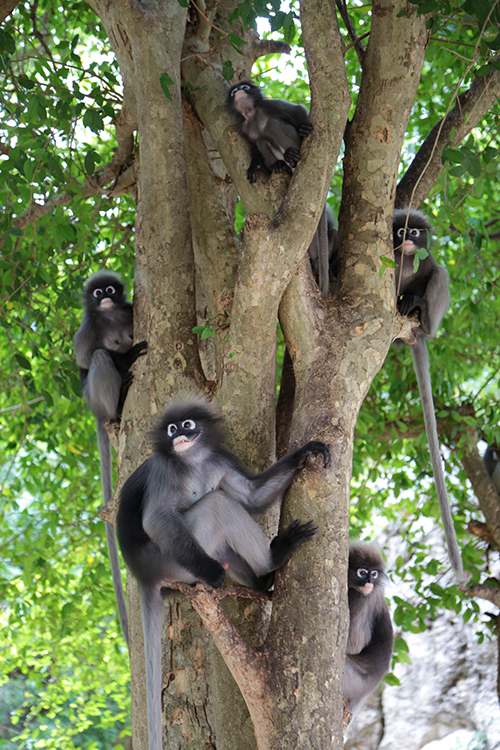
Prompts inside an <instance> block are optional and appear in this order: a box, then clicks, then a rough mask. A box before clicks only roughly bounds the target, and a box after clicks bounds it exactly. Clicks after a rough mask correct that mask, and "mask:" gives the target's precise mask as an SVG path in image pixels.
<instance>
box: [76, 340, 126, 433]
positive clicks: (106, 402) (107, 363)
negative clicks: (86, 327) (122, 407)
mask: <svg viewBox="0 0 500 750" xmlns="http://www.w3.org/2000/svg"><path fill="white" fill-rule="evenodd" d="M121 386H122V379H121V376H120V373H119V372H118V370H117V369H116V367H115V365H114V363H113V360H112V358H111V356H110V355H109V354H108V352H107V351H106V350H105V349H97V351H95V352H94V354H93V355H92V361H91V363H90V367H89V372H88V375H87V380H86V382H85V390H84V394H83V395H84V396H85V400H86V401H87V403H88V405H89V408H90V410H91V412H92V413H93V415H94V416H95V418H96V419H98V420H101V421H102V422H105V421H106V420H107V419H116V418H117V416H118V412H117V409H118V401H119V399H120V389H121Z"/></svg>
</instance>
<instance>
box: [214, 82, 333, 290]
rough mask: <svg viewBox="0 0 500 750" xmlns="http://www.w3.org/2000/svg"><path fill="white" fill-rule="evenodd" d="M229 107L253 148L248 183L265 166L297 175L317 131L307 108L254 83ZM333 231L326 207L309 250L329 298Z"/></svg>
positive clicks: (233, 95)
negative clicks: (305, 146)
mask: <svg viewBox="0 0 500 750" xmlns="http://www.w3.org/2000/svg"><path fill="white" fill-rule="evenodd" d="M227 105H228V108H229V110H230V111H231V112H232V113H233V114H234V115H236V118H237V123H238V128H239V131H240V133H241V134H242V135H243V136H244V137H245V138H246V139H247V140H248V141H250V143H251V145H252V156H251V161H250V166H249V167H248V169H247V179H248V181H249V182H250V183H251V184H253V183H254V182H255V181H256V179H257V170H258V169H259V168H260V167H262V166H265V167H267V169H269V170H270V171H271V172H273V173H275V172H281V171H282V170H286V171H288V172H290V173H291V172H293V170H294V169H295V167H296V166H297V164H298V162H299V160H300V147H301V144H302V140H303V138H305V137H306V136H307V135H309V133H311V132H312V129H313V126H312V123H310V122H309V121H308V118H309V112H308V111H307V109H306V108H305V107H304V105H303V104H292V102H287V101H286V100H284V99H265V98H264V97H263V95H262V91H261V90H260V88H259V87H258V86H256V85H255V83H252V82H251V81H241V82H240V83H236V84H234V86H231V88H230V89H229V92H228V96H227ZM332 229H333V224H332V226H331V229H329V228H328V220H327V213H326V207H325V209H323V213H322V214H321V218H320V220H319V224H318V227H317V229H316V233H315V237H314V239H313V241H312V242H311V245H310V247H309V255H310V257H311V260H312V261H313V262H314V263H316V267H317V272H318V277H319V281H318V285H319V288H320V289H321V291H322V292H323V294H324V295H325V296H327V295H328V261H329V258H330V257H331V253H333V242H334V238H333V234H332V231H331V230H332ZM333 231H334V232H335V231H336V230H333ZM330 250H331V253H330Z"/></svg>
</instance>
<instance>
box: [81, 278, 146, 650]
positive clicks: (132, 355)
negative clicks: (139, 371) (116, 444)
mask: <svg viewBox="0 0 500 750" xmlns="http://www.w3.org/2000/svg"><path fill="white" fill-rule="evenodd" d="M84 298H85V313H84V315H83V320H82V324H81V326H80V328H79V329H78V331H77V332H76V334H75V336H74V339H73V343H74V347H75V353H76V361H77V364H78V366H79V368H80V382H81V385H82V390H83V395H84V397H85V400H86V402H87V405H88V407H89V409H90V411H91V412H92V414H93V415H94V417H95V419H96V423H97V445H98V448H99V458H100V463H101V484H102V492H103V498H104V505H106V504H107V503H108V502H109V501H110V500H111V498H112V497H113V482H112V466H111V445H110V442H109V437H108V434H107V432H106V430H105V428H104V423H105V422H106V421H107V420H109V419H118V418H119V417H120V415H121V412H122V408H123V404H124V402H125V397H126V395H127V391H128V389H129V387H130V384H131V382H132V379H133V374H132V373H131V372H130V367H131V366H132V365H133V363H134V362H135V361H136V359H137V358H138V357H141V356H142V355H143V354H145V353H146V347H147V344H146V342H145V341H141V342H140V343H138V344H135V346H134V343H133V307H132V304H131V303H130V302H127V300H126V298H125V295H124V286H123V284H122V282H121V280H120V278H119V277H118V276H117V275H116V274H115V273H112V272H111V271H99V272H98V273H95V274H93V275H92V276H91V277H90V279H89V280H88V281H87V284H86V285H85V293H84ZM106 539H107V543H108V551H109V559H110V563H111V572H112V576H113V587H114V590H115V597H116V603H117V608H118V614H119V618H120V625H121V628H122V631H123V635H124V637H125V641H126V642H127V646H128V620H127V607H126V603H125V594H124V592H123V585H122V580H121V572H120V561H119V558H118V548H117V545H116V537H115V530H114V528H113V525H112V524H110V523H108V522H106Z"/></svg>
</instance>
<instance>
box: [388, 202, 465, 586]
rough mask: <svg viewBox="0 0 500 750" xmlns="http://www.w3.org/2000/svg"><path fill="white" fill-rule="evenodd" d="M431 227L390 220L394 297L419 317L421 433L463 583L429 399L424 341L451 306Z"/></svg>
mask: <svg viewBox="0 0 500 750" xmlns="http://www.w3.org/2000/svg"><path fill="white" fill-rule="evenodd" d="M430 234H431V225H430V223H429V220H428V219H427V217H426V216H424V214H423V213H421V212H420V211H415V210H413V209H411V210H408V209H407V208H406V209H402V210H401V209H397V210H396V211H395V212H394V217H393V240H394V259H395V261H396V263H397V268H396V269H395V277H396V296H397V305H398V311H399V312H400V313H401V315H411V314H412V313H414V312H415V311H417V312H418V314H419V319H420V325H419V326H418V328H414V329H413V333H415V334H416V342H415V344H412V345H411V353H412V357H413V366H414V368H415V374H416V376H417V382H418V388H419V391H420V398H421V400H422V410H423V413H424V422H425V431H426V433H427V441H428V443H429V452H430V456H431V463H432V469H433V472H434V481H435V483H436V492H437V496H438V500H439V507H440V510H441V517H442V519H443V526H444V531H445V536H446V542H447V546H448V556H449V558H450V563H451V566H452V568H453V571H454V573H455V576H456V578H457V580H458V581H459V582H460V583H462V582H464V581H465V578H464V571H463V567H462V559H461V556H460V550H459V548H458V544H457V537H456V534H455V529H454V526H453V519H452V517H451V511H450V504H449V501H448V493H447V491H446V482H445V478H444V471H443V464H442V460H441V455H440V452H439V439H438V434H437V424H436V415H435V413H434V402H433V398H432V386H431V378H430V365H429V355H428V352H427V343H426V340H427V338H428V337H431V336H434V335H435V333H436V331H437V328H438V326H439V324H440V322H441V320H442V318H443V316H444V314H445V313H446V311H447V309H448V307H449V304H450V292H449V289H448V275H447V273H446V269H445V268H444V267H443V266H440V265H438V263H437V262H436V260H435V259H434V258H433V256H432V255H431V253H430V252H429V247H430ZM419 248H423V249H424V250H426V251H427V256H426V257H425V258H423V259H422V258H420V262H419V265H418V269H417V270H416V271H415V270H414V259H415V255H416V253H417V250H418V249H419Z"/></svg>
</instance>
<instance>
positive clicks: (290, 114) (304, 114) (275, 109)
mask: <svg viewBox="0 0 500 750" xmlns="http://www.w3.org/2000/svg"><path fill="white" fill-rule="evenodd" d="M260 106H261V107H262V108H263V109H264V111H265V112H266V114H268V115H269V116H270V117H276V118H277V119H279V120H283V122H287V123H289V124H290V125H293V126H294V128H295V129H296V130H297V131H298V133H299V135H300V137H301V138H304V137H305V136H307V135H309V133H311V131H312V129H313V126H312V124H311V123H310V122H308V120H309V112H308V110H307V109H306V107H304V105H303V104H292V102H287V101H286V100H284V99H264V100H263V102H261V105H260Z"/></svg>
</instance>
